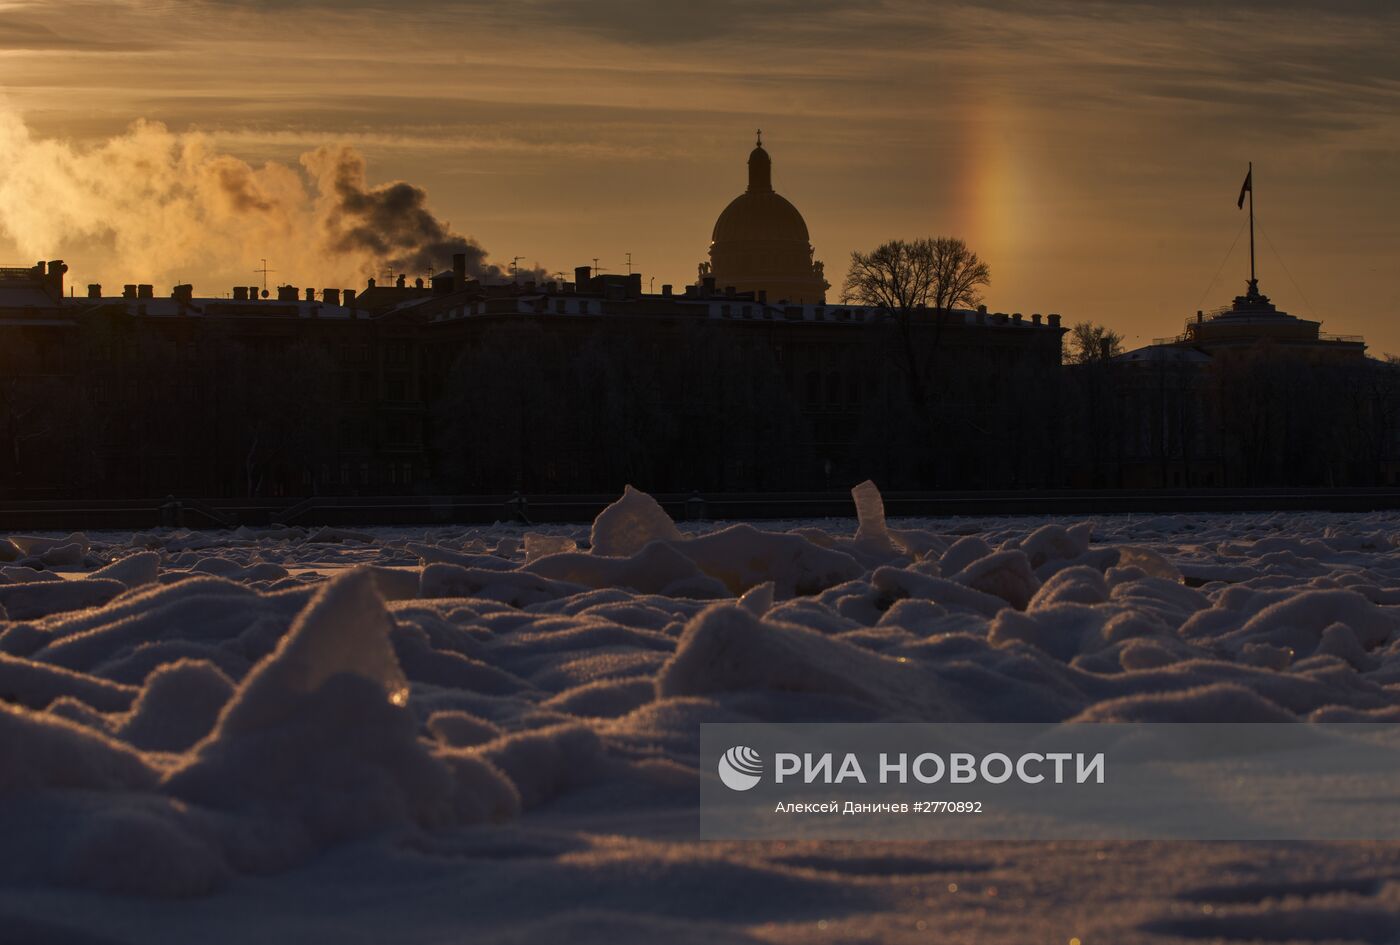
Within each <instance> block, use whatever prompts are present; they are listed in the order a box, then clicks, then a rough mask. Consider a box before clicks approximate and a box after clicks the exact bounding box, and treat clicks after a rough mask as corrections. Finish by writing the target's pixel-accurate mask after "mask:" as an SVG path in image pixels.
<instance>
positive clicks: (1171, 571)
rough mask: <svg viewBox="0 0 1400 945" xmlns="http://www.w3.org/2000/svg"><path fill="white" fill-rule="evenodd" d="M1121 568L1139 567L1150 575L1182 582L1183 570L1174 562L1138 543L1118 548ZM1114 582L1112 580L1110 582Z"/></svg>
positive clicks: (1118, 564)
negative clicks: (1178, 568)
mask: <svg viewBox="0 0 1400 945" xmlns="http://www.w3.org/2000/svg"><path fill="white" fill-rule="evenodd" d="M1116 566H1117V567H1119V568H1137V569H1139V570H1140V571H1142V573H1143V574H1145V575H1147V576H1148V577H1155V578H1162V579H1163V580H1166V581H1176V582H1178V583H1179V582H1180V581H1181V580H1182V577H1181V572H1180V571H1179V570H1177V567H1176V565H1174V564H1172V563H1171V562H1170V561H1168V560H1167V559H1166V558H1164V557H1163V556H1162V555H1160V554H1158V553H1157V552H1155V551H1153V550H1152V549H1151V548H1143V547H1140V546H1137V545H1124V546H1123V547H1121V548H1119V549H1118V563H1117V565H1116ZM1110 583H1112V582H1110Z"/></svg>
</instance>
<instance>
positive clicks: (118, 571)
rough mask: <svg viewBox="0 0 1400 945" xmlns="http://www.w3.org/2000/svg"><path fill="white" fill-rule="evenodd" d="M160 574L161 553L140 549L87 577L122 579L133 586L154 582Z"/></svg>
mask: <svg viewBox="0 0 1400 945" xmlns="http://www.w3.org/2000/svg"><path fill="white" fill-rule="evenodd" d="M159 574H160V555H158V554H156V553H155V552H154V551H138V552H137V553H136V554H133V555H127V556H126V557H125V558H121V559H119V560H117V561H113V562H112V563H111V564H109V565H107V566H106V567H105V568H100V569H99V570H96V571H94V572H92V573H91V574H89V575H88V577H87V579H88V580H89V581H96V580H108V581H120V582H121V583H122V584H125V585H126V586H127V587H128V588H133V587H144V586H145V585H147V584H154V583H155V580H156V577H157V576H158V575H159Z"/></svg>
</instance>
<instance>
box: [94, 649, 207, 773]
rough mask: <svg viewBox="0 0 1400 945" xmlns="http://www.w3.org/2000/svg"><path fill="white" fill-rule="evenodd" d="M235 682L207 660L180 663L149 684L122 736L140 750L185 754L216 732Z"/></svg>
mask: <svg viewBox="0 0 1400 945" xmlns="http://www.w3.org/2000/svg"><path fill="white" fill-rule="evenodd" d="M232 695H233V682H232V681H231V680H230V679H229V678H228V677H227V676H225V675H224V674H223V672H222V671H220V669H219V668H218V667H217V666H215V665H214V664H213V663H210V662H208V661H206V660H191V659H184V660H177V661H175V662H173V663H166V664H165V665H163V666H159V667H157V668H156V670H155V671H154V672H153V673H151V675H150V676H149V677H148V678H147V679H146V686H145V688H144V689H143V690H142V691H141V697H140V698H139V699H138V700H137V702H136V705H135V706H133V707H132V710H131V713H130V715H128V716H127V718H126V719H125V720H124V721H123V722H122V724H121V727H120V728H118V729H117V735H118V736H120V737H121V738H122V739H123V740H125V741H127V742H130V743H131V744H132V745H135V746H136V747H138V748H144V749H148V750H155V751H183V750H184V749H186V748H189V747H190V746H191V745H193V744H194V743H195V742H197V741H199V740H200V739H201V738H203V737H204V736H205V735H207V734H209V731H210V730H211V729H212V728H213V727H214V722H215V721H216V720H217V719H218V717H219V712H220V710H222V709H223V707H224V705H225V703H227V702H228V700H229V698H230V697H231V696H232Z"/></svg>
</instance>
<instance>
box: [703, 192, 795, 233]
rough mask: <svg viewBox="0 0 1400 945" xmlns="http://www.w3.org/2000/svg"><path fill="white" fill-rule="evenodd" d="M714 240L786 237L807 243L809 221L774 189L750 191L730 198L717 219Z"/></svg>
mask: <svg viewBox="0 0 1400 945" xmlns="http://www.w3.org/2000/svg"><path fill="white" fill-rule="evenodd" d="M710 240H711V241H712V242H715V243H718V242H721V241H726V240H783V241H785V242H792V241H796V242H799V243H806V242H807V240H808V236H807V221H805V220H803V219H802V214H800V213H798V212H797V208H796V207H794V206H793V205H792V204H790V203H788V201H787V199H786V198H784V197H782V196H779V195H778V194H775V193H774V192H773V191H771V190H768V191H753V190H750V191H746V192H745V193H742V194H740V195H739V196H737V197H735V198H734V199H733V200H731V201H730V202H729V206H727V207H725V208H724V212H723V213H721V214H720V215H719V219H718V220H716V221H715V230H714V235H712V236H711V237H710Z"/></svg>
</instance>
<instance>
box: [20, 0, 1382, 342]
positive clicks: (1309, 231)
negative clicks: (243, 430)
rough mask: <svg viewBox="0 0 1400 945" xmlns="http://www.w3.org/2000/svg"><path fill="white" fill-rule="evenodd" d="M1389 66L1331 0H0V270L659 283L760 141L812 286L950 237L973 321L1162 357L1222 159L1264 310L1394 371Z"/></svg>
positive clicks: (1236, 229) (345, 281) (1206, 302)
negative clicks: (921, 240) (1270, 304)
mask: <svg viewBox="0 0 1400 945" xmlns="http://www.w3.org/2000/svg"><path fill="white" fill-rule="evenodd" d="M1397 46H1400V6H1397V5H1395V4H1392V3H1389V2H1349V0H1340V2H1337V0H1334V2H1328V3H1308V2H1301V0H1273V2H1260V0H1236V2H1232V3H1212V2H1205V0H1171V2H1168V0H1121V2H1111V3H1098V2H1095V0H1074V2H1063V0H1036V2H1031V0H997V2H990V3H977V4H972V3H952V2H944V0H929V2H903V0H868V2H866V0H850V2H837V0H711V2H709V3H707V4H705V5H703V6H696V5H693V4H681V3H660V2H657V0H592V2H580V0H515V2H510V3H505V2H496V0H398V2H395V3H392V4H390V3H385V2H375V0H348V2H347V0H336V2H332V0H284V2H276V0H179V2H169V0H103V2H100V3H90V2H86V0H44V2H42V3H35V2H28V0H18V2H16V0H0V264H7V265H8V264H24V265H31V264H32V263H33V261H34V260H37V259H40V258H46V259H48V258H60V257H61V258H63V259H65V260H67V261H68V263H69V266H70V273H69V279H70V281H72V282H73V283H75V284H77V285H78V286H79V291H80V292H81V291H82V289H81V287H82V286H83V285H85V284H86V283H89V282H102V283H104V284H105V285H107V286H108V287H109V291H111V288H110V287H115V286H119V285H121V284H123V283H129V282H151V283H154V284H156V285H157V290H158V291H160V292H162V293H163V292H165V291H168V288H169V286H170V285H173V284H175V283H176V282H193V283H194V285H195V289H196V292H197V294H202V295H220V294H224V293H226V292H228V291H229V289H230V288H231V287H232V286H233V285H234V284H254V283H257V282H259V281H260V279H261V278H262V277H261V276H260V275H256V274H255V273H254V271H253V270H255V269H258V268H260V266H261V265H262V262H261V260H262V259H264V258H266V259H267V265H268V267H269V268H271V269H272V270H274V273H273V274H272V275H271V276H269V279H270V281H271V282H278V283H280V282H289V283H292V284H295V285H299V286H316V287H326V286H330V287H337V286H346V287H349V286H357V285H363V282H364V277H365V276H366V275H367V274H369V273H370V272H382V271H383V269H384V268H385V267H386V266H390V265H391V264H392V263H397V264H398V265H399V267H400V268H411V269H421V270H423V271H427V270H428V269H429V268H431V267H435V268H442V267H445V266H446V265H447V264H448V262H449V258H442V259H440V260H439V258H438V257H439V256H443V255H445V254H447V253H448V250H449V249H450V248H452V247H453V246H456V245H467V244H466V243H464V242H462V241H463V240H469V241H470V243H471V245H472V246H473V250H472V251H473V253H475V255H474V256H473V266H474V268H477V269H479V270H480V271H482V272H484V273H486V274H490V273H492V272H494V270H493V269H492V268H491V267H492V266H496V267H500V268H508V267H509V266H510V265H511V263H512V260H517V261H518V264H519V265H520V266H521V267H523V268H529V269H535V270H538V271H540V272H545V273H552V272H556V271H563V272H569V273H571V272H572V270H573V267H575V266H577V265H589V264H592V262H593V260H594V259H595V258H596V259H597V260H598V265H599V266H600V267H602V268H603V269H604V270H606V271H611V272H623V271H626V269H627V254H628V253H631V258H632V265H633V268H634V270H635V271H640V272H642V274H643V278H644V281H645V282H646V283H647V284H651V280H652V278H653V277H654V278H655V286H656V287H657V288H659V287H660V286H661V285H662V284H663V283H673V284H675V285H683V284H686V283H689V282H692V281H694V280H695V278H696V264H697V263H699V262H700V261H701V260H703V259H705V258H706V255H705V254H706V251H707V249H708V243H709V237H710V231H711V228H712V226H713V224H714V220H715V218H716V217H717V216H718V215H719V213H720V211H721V210H722V209H723V208H724V206H725V205H726V204H727V203H728V201H729V200H730V199H732V198H733V197H734V196H735V195H737V194H738V193H739V192H740V191H742V190H743V188H744V184H745V180H746V171H745V160H746V158H747V155H748V152H749V149H750V148H751V147H752V146H753V138H754V131H755V129H756V128H759V127H761V128H762V129H763V138H764V143H765V146H766V147H767V148H768V151H769V153H770V154H771V155H772V159H773V165H774V171H773V181H774V187H775V189H777V190H778V192H779V193H781V194H783V195H784V196H786V197H787V198H788V199H790V200H791V201H792V202H793V203H794V204H795V205H796V206H797V207H798V209H799V210H800V211H801V212H802V213H803V215H804V217H805V218H806V221H807V224H808V228H809V230H810V233H811V237H812V242H813V244H814V246H815V248H816V255H817V258H819V259H822V260H823V261H824V262H825V263H826V271H827V275H828V278H829V279H830V280H831V281H832V282H833V283H834V284H835V286H836V288H834V289H833V291H832V293H831V294H830V296H829V297H830V298H834V297H835V296H836V294H837V290H838V289H839V285H840V282H841V278H842V276H843V275H844V273H845V271H846V268H847V265H848V263H849V258H850V253H851V252H852V251H853V250H868V249H871V248H873V247H874V246H876V245H878V244H879V243H881V242H883V241H885V240H888V239H893V238H913V237H919V236H934V235H950V236H958V237H961V238H963V239H965V240H967V242H968V243H969V245H970V246H971V247H972V248H973V249H974V250H976V251H977V252H978V253H979V254H980V255H981V256H982V257H983V258H984V259H985V260H986V261H987V262H988V263H989V265H990V267H991V272H992V281H991V284H990V286H989V287H988V288H987V290H986V301H987V303H988V304H989V306H990V307H991V308H992V309H993V310H994V311H1007V312H1024V313H1027V314H1029V313H1034V312H1043V313H1049V312H1059V313H1061V314H1062V315H1063V317H1064V318H1065V319H1066V321H1067V322H1076V321H1081V320H1091V321H1095V322H1100V323H1104V324H1108V325H1109V326H1111V327H1113V328H1115V329H1117V330H1119V331H1121V332H1122V333H1123V334H1124V335H1125V336H1126V339H1127V342H1128V344H1129V346H1135V345H1137V344H1140V343H1147V342H1148V341H1150V340H1151V339H1152V338H1155V337H1161V336H1167V335H1173V334H1175V333H1177V332H1178V331H1180V330H1181V326H1182V323H1183V321H1184V319H1185V318H1186V317H1188V316H1189V315H1191V314H1192V313H1194V312H1195V311H1196V310H1197V309H1199V308H1205V309H1211V308H1214V307H1218V306H1221V305H1225V304H1228V302H1229V301H1230V299H1231V298H1232V297H1233V296H1234V295H1236V294H1238V293H1240V292H1242V291H1243V289H1244V282H1245V279H1246V278H1247V277H1248V267H1249V259H1248V234H1247V232H1245V231H1244V230H1243V224H1244V221H1245V214H1244V213H1243V212H1242V211H1240V210H1238V209H1237V208H1236V206H1235V199H1236V197H1237V195H1238V193H1239V189H1240V184H1241V182H1242V180H1243V177H1244V173H1245V169H1246V167H1247V165H1248V162H1249V161H1253V162H1254V182H1255V192H1256V199H1257V204H1256V206H1257V216H1258V222H1259V226H1260V229H1259V235H1258V247H1257V256H1258V269H1259V276H1260V284H1261V288H1262V289H1263V291H1264V292H1266V293H1267V294H1269V295H1270V296H1271V297H1272V298H1273V299H1274V301H1275V302H1276V303H1277V304H1278V305H1279V306H1280V307H1281V308H1284V309H1286V310H1287V311H1289V312H1291V313H1293V314H1295V315H1299V316H1302V317H1308V318H1315V319H1319V320H1321V321H1322V322H1323V330H1324V331H1331V332H1337V333H1346V334H1352V333H1358V334H1364V335H1365V336H1366V337H1367V340H1368V342H1369V343H1370V345H1371V351H1372V353H1373V354H1380V353H1382V352H1396V353H1400V320H1397V319H1396V318H1395V317H1394V316H1395V315H1396V314H1398V313H1400V282H1397V278H1396V275H1395V271H1396V269H1397V266H1396V256H1397V249H1400V212H1398V211H1400V56H1396V55H1395V53H1394V50H1395V49H1396V48H1397ZM399 182H401V183H399ZM396 183H398V186H392V185H394V184H396ZM477 247H479V249H477Z"/></svg>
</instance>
